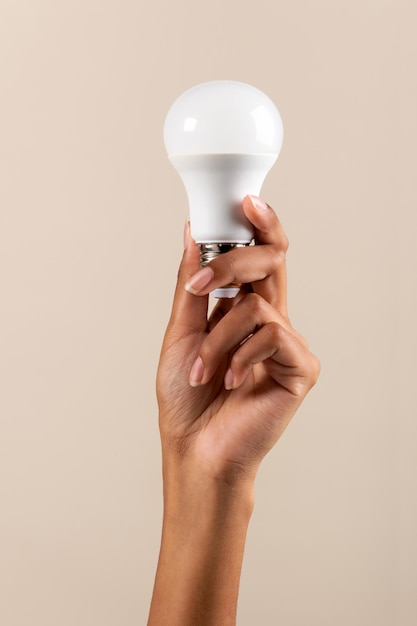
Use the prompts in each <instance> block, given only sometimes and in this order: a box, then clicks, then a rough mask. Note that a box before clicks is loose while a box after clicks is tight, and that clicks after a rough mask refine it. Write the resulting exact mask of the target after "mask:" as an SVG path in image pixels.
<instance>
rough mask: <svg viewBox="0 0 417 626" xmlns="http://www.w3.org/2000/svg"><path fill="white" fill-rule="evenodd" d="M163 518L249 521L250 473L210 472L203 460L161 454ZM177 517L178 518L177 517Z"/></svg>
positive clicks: (251, 480) (251, 501)
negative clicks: (201, 517) (194, 517)
mask: <svg viewBox="0 0 417 626" xmlns="http://www.w3.org/2000/svg"><path fill="white" fill-rule="evenodd" d="M163 487H164V517H165V521H173V520H175V519H178V517H179V518H180V519H181V520H182V522H186V519H185V517H186V514H187V515H188V516H193V515H203V516H204V518H205V519H206V520H209V519H213V518H218V519H220V518H223V519H224V521H226V520H227V519H228V518H231V519H234V518H236V516H237V517H238V518H239V519H240V520H241V521H242V522H246V524H247V523H248V522H249V519H250V517H251V514H252V511H253V507H254V476H252V474H250V473H247V472H245V471H242V469H241V468H235V469H234V468H232V467H228V468H227V469H225V470H224V471H219V472H213V471H212V470H211V469H208V468H207V467H205V465H204V463H201V462H200V461H195V460H194V459H192V458H190V457H188V456H185V457H180V456H179V455H177V454H172V453H169V454H167V453H164V454H163ZM177 516H178V517H177Z"/></svg>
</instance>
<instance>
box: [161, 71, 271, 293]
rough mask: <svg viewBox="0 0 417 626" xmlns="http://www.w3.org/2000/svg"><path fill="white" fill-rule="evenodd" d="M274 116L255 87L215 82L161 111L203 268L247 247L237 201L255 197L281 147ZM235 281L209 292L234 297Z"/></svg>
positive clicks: (249, 232)
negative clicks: (218, 258)
mask: <svg viewBox="0 0 417 626" xmlns="http://www.w3.org/2000/svg"><path fill="white" fill-rule="evenodd" d="M282 138H283V127H282V120H281V116H280V114H279V112H278V110H277V108H276V106H275V105H274V103H273V102H272V100H270V98H268V96H266V95H265V94H264V93H263V92H262V91H260V90H259V89H257V88H256V87H253V86H252V85H248V84H246V83H241V82H237V81H230V80H220V81H213V82H208V83H203V84H201V85H197V86H195V87H193V88H191V89H189V90H188V91H186V92H184V93H183V94H182V95H181V96H179V98H178V99H177V100H176V101H175V102H174V103H173V105H172V106H171V108H170V109H169V111H168V114H167V116H166V119H165V125H164V141H165V147H166V150H167V153H168V157H169V160H170V161H171V163H172V165H173V166H174V168H175V169H176V170H177V172H178V173H179V175H180V177H181V179H182V181H183V183H184V186H185V189H186V191H187V196H188V203H189V216H190V228H191V235H192V237H193V239H194V240H195V242H196V243H197V244H198V245H199V247H200V263H201V265H202V266H204V265H205V264H206V263H208V262H210V261H211V260H212V259H213V258H215V257H216V256H217V255H218V254H222V253H223V252H228V251H229V250H231V249H233V248H235V247H241V246H247V245H249V244H250V243H251V241H252V239H253V229H252V226H251V224H250V223H249V222H248V220H247V219H246V217H245V215H244V214H243V210H242V208H241V203H242V200H243V198H244V196H246V195H247V194H251V195H255V196H259V195H260V192H261V188H262V184H263V182H264V180H265V177H266V175H267V173H268V172H269V170H270V169H271V167H272V166H273V164H274V163H275V161H276V159H277V157H278V154H279V152H280V150H281V146H282ZM238 292H239V287H238V286H236V285H228V286H225V287H222V288H220V289H216V290H214V291H213V292H212V295H213V296H214V297H217V298H230V297H234V296H235V295H236V294H237V293H238Z"/></svg>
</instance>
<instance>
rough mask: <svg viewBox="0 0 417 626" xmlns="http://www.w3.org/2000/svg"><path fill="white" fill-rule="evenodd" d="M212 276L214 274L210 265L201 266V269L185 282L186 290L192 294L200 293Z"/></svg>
mask: <svg viewBox="0 0 417 626" xmlns="http://www.w3.org/2000/svg"><path fill="white" fill-rule="evenodd" d="M213 276H214V274H213V270H212V269H211V267H203V269H201V270H199V271H198V272H197V273H196V274H194V276H192V277H191V278H190V280H189V281H188V282H187V283H186V284H185V289H186V291H188V292H189V293H192V294H194V295H196V294H197V293H200V291H202V290H203V289H204V287H207V285H208V284H209V282H210V281H211V279H212V278H213Z"/></svg>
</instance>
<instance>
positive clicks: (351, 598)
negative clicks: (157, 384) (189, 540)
mask: <svg viewBox="0 0 417 626" xmlns="http://www.w3.org/2000/svg"><path fill="white" fill-rule="evenodd" d="M416 18H417V11H416V5H415V2H413V1H411V0H410V1H409V2H408V1H405V0H380V1H377V0H350V1H349V2H347V1H346V2H337V1H336V2H335V1H334V0H316V1H314V2H313V1H312V0H311V1H308V0H299V1H296V2H289V1H287V2H283V1H279V0H274V1H272V0H271V1H268V0H259V1H258V2H256V3H255V4H253V3H242V2H241V0H240V1H237V0H233V1H230V2H224V0H222V1H220V0H213V1H212V2H210V3H208V4H207V3H205V4H203V3H198V2H188V1H187V0H177V1H176V2H171V3H169V2H165V3H162V2H155V3H153V4H152V5H150V3H145V2H143V1H140V0H139V1H138V0H136V1H133V0H119V1H117V2H116V1H115V0H112V1H111V0H107V1H103V0H100V1H99V0H82V1H81V0H71V1H69V0H64V1H61V2H54V1H53V0H38V1H34V0H3V1H2V2H1V4H0V507H1V511H0V594H1V600H0V623H1V624H2V625H4V626H28V625H29V624H30V625H31V626H57V625H59V626H74V624H77V626H114V625H115V624H120V625H123V626H136V625H137V624H143V623H145V620H146V615H147V611H148V605H149V599H150V594H151V589H152V584H153V576H154V570H155V565H156V559H157V554H158V547H159V535H160V528H161V512H162V501H161V476H160V452H159V438H158V430H157V407H156V400H155V393H154V378H155V370H156V366H157V360H158V353H159V347H160V343H161V339H162V334H163V331H164V326H165V323H166V320H167V317H168V314H169V310H170V303H171V298H172V293H173V288H174V284H175V278H176V270H177V265H178V262H179V258H180V254H181V240H182V228H183V223H184V219H185V217H186V215H187V202H186V197H185V192H184V189H183V187H182V184H181V182H180V180H179V178H178V177H177V175H176V173H175V172H174V170H173V169H172V167H171V166H170V164H169V162H168V160H167V158H166V156H165V152H164V148H163V143H162V125H163V120H164V117H165V113H166V111H167V110H168V108H169V106H170V105H171V103H172V101H173V100H174V98H176V97H177V96H178V95H179V94H180V93H181V92H182V91H183V90H184V89H186V88H188V87H191V86H193V85H194V84H196V83H199V82H203V81H205V80H212V79H219V78H228V79H236V80H243V81H245V82H249V83H252V84H254V85H256V86H257V87H259V88H260V89H262V90H263V91H265V92H266V93H267V94H268V95H269V96H270V97H271V98H272V99H273V100H274V101H275V103H276V104H277V106H278V107H279V109H280V111H281V114H282V117H283V121H284V128H285V139H284V146H283V151H282V153H281V156H280V158H279V160H278V163H277V165H276V166H275V167H274V169H273V170H272V171H271V173H270V175H269V177H268V179H267V181H266V183H265V185H264V192H263V196H264V198H265V199H266V200H267V201H268V202H269V203H270V204H271V205H272V206H274V207H275V209H276V210H277V212H278V214H279V216H280V219H281V221H282V222H283V224H284V227H285V229H286V232H287V234H288V236H289V239H290V250H289V259H288V264H289V280H290V314H291V316H292V321H293V324H294V326H295V327H296V328H298V329H299V330H300V332H302V333H303V334H305V336H306V337H307V338H308V339H309V341H310V345H311V349H312V350H313V352H315V353H316V354H317V355H318V356H319V357H320V359H321V362H322V374H321V380H320V383H319V385H318V386H317V387H316V388H315V389H314V390H313V392H312V393H311V395H310V396H309V397H308V399H307V400H306V402H305V404H304V405H303V407H302V409H301V410H300V411H299V413H298V415H297V417H296V418H295V419H294V421H293V423H292V424H291V425H290V427H289V429H288V430H287V432H286V433H285V435H284V437H283V438H282V440H281V441H280V442H279V444H278V445H277V447H276V448H275V449H274V450H273V451H272V452H271V453H270V454H269V456H268V457H267V458H266V460H265V462H264V464H263V466H262V469H261V471H260V474H259V476H258V479H257V495H256V508H255V513H254V516H253V519H252V522H251V526H250V532H249V536H248V544H247V550H246V557H245V562H244V570H243V575H242V584H241V593H240V604H239V619H238V623H239V624H240V625H241V626H253V624H262V625H265V626H267V625H268V626H269V625H270V626H275V625H276V624H285V625H286V626H306V625H308V626H325V625H329V626H334V625H337V626H352V624H355V626H369V625H373V624H378V626H412V625H414V624H415V623H416V620H417V610H416V604H415V602H416V600H415V598H416V588H415V581H416V580H417V572H416V569H417V568H416V539H415V528H416V527H417V520H416V498H415V494H416V465H415V451H414V450H415V441H416V439H417V427H416V420H415V416H416V409H415V400H414V398H413V393H414V388H415V354H416V351H417V346H416V331H415V320H416V319H417V315H416V268H417V263H416V253H415V231H416V226H417V222H416V215H415V209H416V205H417V190H416V182H415V181H416V153H415V146H416V142H417V127H416V111H417V81H416V65H417V62H416V61H417V44H416V37H415V24H416ZM413 406H414V408H413Z"/></svg>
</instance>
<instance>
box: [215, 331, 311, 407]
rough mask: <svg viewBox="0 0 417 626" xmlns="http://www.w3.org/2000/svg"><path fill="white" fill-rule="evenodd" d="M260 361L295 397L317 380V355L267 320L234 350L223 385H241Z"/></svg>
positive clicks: (304, 391) (278, 382)
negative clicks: (266, 322)
mask: <svg viewBox="0 0 417 626" xmlns="http://www.w3.org/2000/svg"><path fill="white" fill-rule="evenodd" d="M258 363H263V364H264V366H265V370H266V372H267V374H268V375H269V376H270V378H272V379H273V380H274V381H275V382H276V383H277V384H279V385H280V386H281V387H283V388H284V389H286V390H287V391H288V392H290V393H291V394H292V395H294V396H296V397H299V398H301V397H303V396H304V395H305V394H306V393H307V392H308V391H309V389H311V387H312V386H313V385H314V384H315V383H316V381H317V378H318V376H319V371H320V365H319V362H318V360H317V358H316V357H315V356H314V355H313V354H311V353H310V352H308V350H307V349H306V348H305V347H304V346H303V345H302V344H301V343H300V342H299V341H298V340H297V339H296V337H294V335H292V334H291V333H290V332H288V330H286V329H285V328H284V327H283V326H281V325H280V324H278V323H277V322H269V323H268V324H266V325H265V326H263V327H262V328H261V329H260V330H259V331H258V332H257V333H255V334H254V335H253V336H252V337H250V338H249V339H248V341H246V342H245V343H243V344H242V346H240V348H238V350H236V352H235V353H234V354H233V356H232V359H231V361H230V366H229V369H228V370H227V372H226V374H225V378H224V382H225V387H226V389H237V388H238V387H240V386H241V385H242V384H243V382H244V381H245V379H246V378H247V376H248V374H249V373H250V372H251V371H252V368H253V367H254V365H257V364H258Z"/></svg>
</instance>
